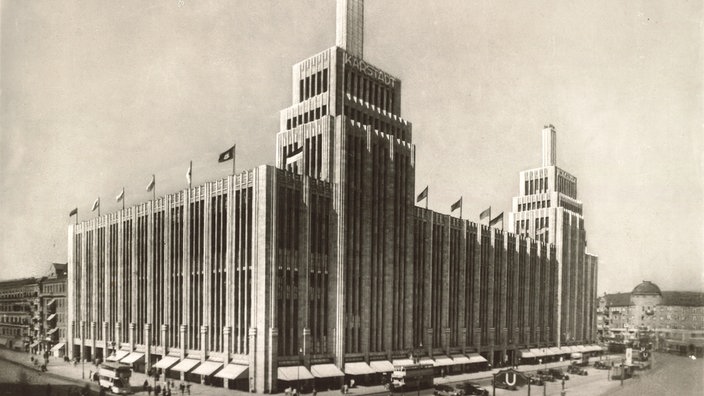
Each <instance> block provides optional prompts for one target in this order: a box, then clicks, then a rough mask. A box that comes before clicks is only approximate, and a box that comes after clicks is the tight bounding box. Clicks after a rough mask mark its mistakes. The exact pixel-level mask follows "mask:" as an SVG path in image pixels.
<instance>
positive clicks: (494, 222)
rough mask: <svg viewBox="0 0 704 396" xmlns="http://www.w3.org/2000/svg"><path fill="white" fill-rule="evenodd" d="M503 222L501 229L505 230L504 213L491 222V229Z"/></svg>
mask: <svg viewBox="0 0 704 396" xmlns="http://www.w3.org/2000/svg"><path fill="white" fill-rule="evenodd" d="M498 222H501V229H502V230H503V229H504V212H501V214H499V215H498V216H496V217H494V218H493V219H492V220H491V221H490V222H489V227H491V226H493V225H494V224H496V223H498Z"/></svg>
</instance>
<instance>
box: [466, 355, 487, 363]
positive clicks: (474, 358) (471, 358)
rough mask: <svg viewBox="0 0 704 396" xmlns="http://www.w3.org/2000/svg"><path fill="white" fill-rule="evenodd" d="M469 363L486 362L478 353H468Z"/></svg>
mask: <svg viewBox="0 0 704 396" xmlns="http://www.w3.org/2000/svg"><path fill="white" fill-rule="evenodd" d="M469 362H470V363H486V362H487V360H486V358H485V357H484V356H482V355H480V354H478V353H470V354H469Z"/></svg>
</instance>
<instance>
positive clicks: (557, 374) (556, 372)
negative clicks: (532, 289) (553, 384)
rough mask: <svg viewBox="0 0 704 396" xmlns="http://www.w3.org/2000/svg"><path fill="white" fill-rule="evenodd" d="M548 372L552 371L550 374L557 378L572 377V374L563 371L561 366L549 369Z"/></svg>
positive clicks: (566, 378)
mask: <svg viewBox="0 0 704 396" xmlns="http://www.w3.org/2000/svg"><path fill="white" fill-rule="evenodd" d="M548 372H549V373H550V375H552V376H553V377H555V379H565V380H568V379H570V376H569V375H567V374H565V373H563V372H562V369H559V368H551V369H549V370H548Z"/></svg>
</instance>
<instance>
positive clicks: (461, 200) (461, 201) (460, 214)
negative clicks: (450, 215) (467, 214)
mask: <svg viewBox="0 0 704 396" xmlns="http://www.w3.org/2000/svg"><path fill="white" fill-rule="evenodd" d="M462 198H463V197H460V220H462Z"/></svg>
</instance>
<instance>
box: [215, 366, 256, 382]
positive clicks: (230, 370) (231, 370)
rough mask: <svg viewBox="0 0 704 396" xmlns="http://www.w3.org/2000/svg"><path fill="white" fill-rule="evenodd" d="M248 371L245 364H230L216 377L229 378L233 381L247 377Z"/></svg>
mask: <svg viewBox="0 0 704 396" xmlns="http://www.w3.org/2000/svg"><path fill="white" fill-rule="evenodd" d="M248 371H249V367H247V366H245V365H243V364H228V365H227V366H225V367H224V368H223V369H222V370H220V371H218V372H217V374H215V376H216V377H218V378H227V379H231V380H233V379H237V378H245V377H247V372H248Z"/></svg>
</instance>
